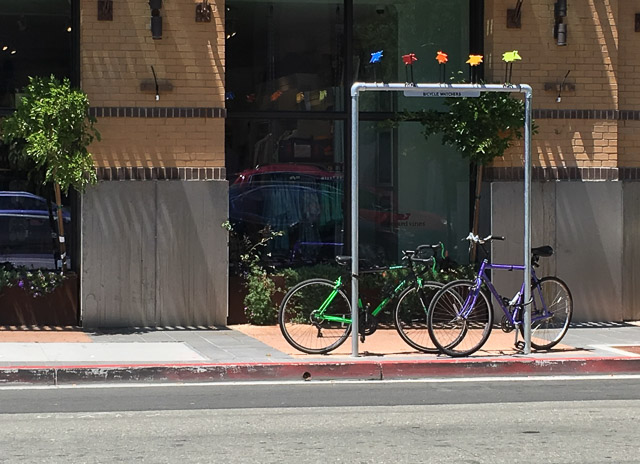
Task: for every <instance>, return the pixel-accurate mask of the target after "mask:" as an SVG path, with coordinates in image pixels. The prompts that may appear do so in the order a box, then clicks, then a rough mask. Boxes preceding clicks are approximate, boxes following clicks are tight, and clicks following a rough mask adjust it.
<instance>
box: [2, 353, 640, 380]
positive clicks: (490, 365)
mask: <svg viewBox="0 0 640 464" xmlns="http://www.w3.org/2000/svg"><path fill="white" fill-rule="evenodd" d="M623 373H627V374H632V373H640V357H633V358H632V357H623V358H555V359H550V358H546V359H532V358H500V359H486V358H479V359H469V358H465V359H451V358H446V359H436V360H426V361H425V360H411V361H374V360H362V361H348V362H340V361H332V362H306V363H299V362H292V363H266V364H261V363H239V364H137V365H135V364H133V365H85V366H42V367H33V366H24V367H15V366H14V367H0V385H2V384H45V385H69V384H78V383H90V382H131V383H133V382H216V381H218V382H219V381H261V380H263V381H264V380H341V379H348V380H383V379H416V378H438V377H443V378H447V377H474V376H518V375H570V374H623Z"/></svg>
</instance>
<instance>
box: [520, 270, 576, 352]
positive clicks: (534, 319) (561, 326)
mask: <svg viewBox="0 0 640 464" xmlns="http://www.w3.org/2000/svg"><path fill="white" fill-rule="evenodd" d="M531 298H532V299H533V301H532V303H531V346H532V347H533V348H535V349H536V350H548V349H549V348H552V347H553V346H555V345H557V344H558V342H560V340H562V337H564V335H565V334H566V333H567V329H569V323H570V322H571V316H572V315H573V298H572V297H571V292H570V291H569V287H567V284H565V283H564V282H563V281H562V280H560V279H558V278H557V277H544V278H542V279H540V280H539V281H538V284H537V285H533V286H532V287H531ZM545 305H546V311H545ZM520 333H521V334H522V336H523V337H524V326H523V325H522V324H521V325H520Z"/></svg>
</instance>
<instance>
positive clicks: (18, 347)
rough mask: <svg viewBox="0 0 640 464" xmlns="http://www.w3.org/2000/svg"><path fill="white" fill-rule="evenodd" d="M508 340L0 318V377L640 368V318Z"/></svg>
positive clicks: (360, 375) (346, 375) (53, 381)
mask: <svg viewBox="0 0 640 464" xmlns="http://www.w3.org/2000/svg"><path fill="white" fill-rule="evenodd" d="M513 341H514V334H513V333H511V334H505V333H503V332H502V331H501V330H500V329H494V331H493V332H492V334H491V337H490V338H489V341H488V343H487V344H486V346H485V348H483V350H482V351H479V352H477V353H475V354H474V355H473V356H471V357H468V358H457V359H452V358H449V357H447V356H437V355H430V354H424V353H419V352H416V351H414V350H413V349H412V348H410V347H409V346H408V345H406V344H405V343H404V342H403V341H402V340H401V339H400V337H399V336H398V334H397V333H396V331H395V330H394V329H379V330H378V331H377V332H376V333H375V334H373V335H372V336H370V337H367V340H366V342H365V343H363V344H360V356H359V357H352V356H351V342H350V340H348V341H347V342H345V344H344V345H343V346H342V347H340V348H339V349H338V350H336V351H335V352H333V353H331V354H329V355H324V356H312V355H306V354H302V353H299V352H297V351H295V350H294V349H293V348H291V347H290V346H289V345H288V344H287V343H286V342H285V340H284V339H283V337H282V335H281V334H280V332H279V329H278V328H277V327H255V326H248V325H240V326H229V327H166V328H148V327H143V328H133V329H121V330H99V331H91V330H83V329H81V328H77V327H0V384H6V383H28V384H32V383H37V384H50V385H62V384H74V383H79V382H106V381H128V382H146V381H154V382H194V381H202V382H209V381H232V380H310V379H314V380H318V379H322V380H331V379H392V378H395V379H397V378H422V377H449V376H458V377H459V376H469V375H478V376H495V375H549V374H595V373H598V374H603V373H607V374H614V373H640V323H591V324H574V325H572V327H571V328H570V329H569V332H568V333H567V335H566V336H565V338H564V339H563V341H562V344H561V345H558V346H557V347H555V348H554V349H553V350H551V351H549V352H540V353H538V352H533V353H531V354H530V355H526V356H525V355H521V354H518V353H517V352H516V351H515V350H514V348H513Z"/></svg>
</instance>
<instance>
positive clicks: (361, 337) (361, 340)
mask: <svg viewBox="0 0 640 464" xmlns="http://www.w3.org/2000/svg"><path fill="white" fill-rule="evenodd" d="M360 343H364V335H360Z"/></svg>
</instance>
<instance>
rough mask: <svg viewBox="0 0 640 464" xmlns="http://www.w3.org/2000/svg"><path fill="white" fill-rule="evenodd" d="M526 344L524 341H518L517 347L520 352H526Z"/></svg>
mask: <svg viewBox="0 0 640 464" xmlns="http://www.w3.org/2000/svg"><path fill="white" fill-rule="evenodd" d="M525 346H526V345H525V343H524V342H523V341H517V342H516V344H515V347H516V349H517V350H518V351H524V348H525Z"/></svg>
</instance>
